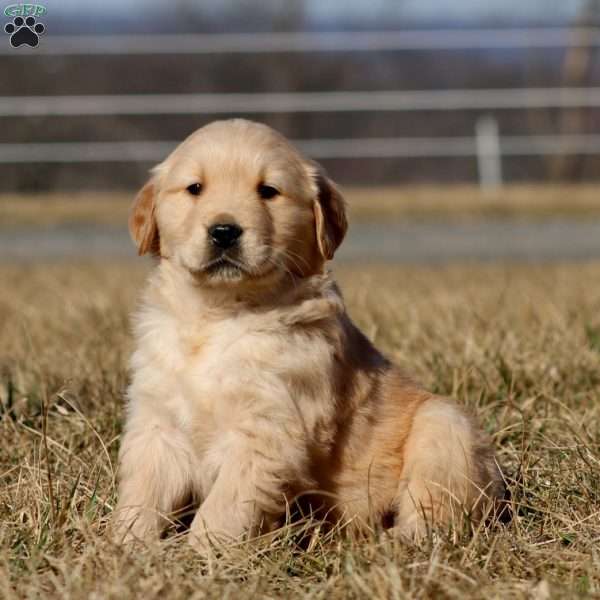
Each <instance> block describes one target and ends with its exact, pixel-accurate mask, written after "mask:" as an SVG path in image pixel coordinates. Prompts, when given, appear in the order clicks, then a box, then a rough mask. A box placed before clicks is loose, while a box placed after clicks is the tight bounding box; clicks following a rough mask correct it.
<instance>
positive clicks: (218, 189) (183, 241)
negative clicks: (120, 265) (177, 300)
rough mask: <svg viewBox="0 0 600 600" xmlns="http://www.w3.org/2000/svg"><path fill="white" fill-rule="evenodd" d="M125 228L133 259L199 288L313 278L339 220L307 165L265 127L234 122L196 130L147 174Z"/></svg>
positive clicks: (336, 239)
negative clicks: (145, 258) (157, 263)
mask: <svg viewBox="0 0 600 600" xmlns="http://www.w3.org/2000/svg"><path fill="white" fill-rule="evenodd" d="M129 229H130V232H131V236H132V238H133V239H134V241H135V243H136V244H137V247H138V252H139V253H140V254H145V253H152V254H155V255H160V256H162V257H165V258H168V259H169V260H171V261H174V262H176V263H177V265H178V266H180V267H182V268H184V269H186V270H187V271H189V272H190V273H191V274H193V275H194V277H195V278H196V279H197V280H198V282H199V283H201V284H204V285H208V286H222V285H250V286H252V285H264V284H270V283H273V281H275V280H277V279H280V280H283V278H284V277H286V276H287V275H292V276H296V277H306V276H308V275H312V274H314V273H317V272H319V271H320V270H321V269H322V266H323V263H324V262H325V261H326V260H329V259H331V258H333V255H334V252H335V250H336V249H337V247H338V246H339V245H340V243H341V242H342V239H343V238H344V235H345V233H346V229H347V222H346V215H345V210H344V201H343V199H342V197H341V194H340V192H339V191H338V189H337V188H336V186H335V185H334V184H333V182H331V181H330V180H329V179H328V178H327V176H326V175H325V174H324V172H323V171H322V169H321V168H320V167H319V166H318V165H317V164H316V163H314V162H312V161H309V160H307V159H305V158H304V157H303V156H302V155H301V154H300V153H299V152H298V151H297V150H296V149H295V148H293V146H292V145H291V144H290V143H289V142H287V141H286V140H285V138H283V137H282V136H281V135H279V134H278V133H276V132H275V131H273V130H272V129H270V128H269V127H267V126H266V125H261V124H259V123H253V122H251V121H245V120H242V119H233V120H229V121H216V122H214V123H211V124H210V125H207V126H206V127H203V128H201V129H199V130H198V131H196V132H195V133H193V134H192V135H191V136H190V137H189V138H187V139H186V140H185V141H184V142H183V143H182V144H181V145H180V146H179V147H178V148H176V149H175V151H174V152H173V153H172V154H171V155H170V156H169V157H168V158H167V159H166V160H165V161H164V162H163V163H161V164H160V165H158V166H157V167H155V168H154V169H153V175H152V177H151V179H150V181H149V182H148V183H147V184H146V185H145V186H144V187H143V188H142V189H141V190H140V192H139V193H138V195H137V197H136V200H135V202H134V205H133V209H132V212H131V216H130V219H129Z"/></svg>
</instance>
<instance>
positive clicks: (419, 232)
mask: <svg viewBox="0 0 600 600" xmlns="http://www.w3.org/2000/svg"><path fill="white" fill-rule="evenodd" d="M134 257H135V252H134V249H133V246H132V245H131V242H130V241H129V237H128V235H127V232H126V230H125V229H124V228H115V227H110V226H93V225H89V226H88V225H74V226H60V227H55V228H50V229H33V228H18V229H13V230H8V229H6V230H0V260H1V261H3V262H32V261H35V262H37V261H62V260H72V259H78V260H79V259H81V260H88V259H107V258H109V259H110V258H112V259H133V258H134ZM338 258H339V260H341V261H370V260H373V261H384V262H403V263H443V262H452V261H469V260H476V261H493V260H510V261H513V260H514V261H554V260H585V259H593V258H598V259H600V219H594V220H588V221H584V220H568V219H564V218H561V219H556V220H544V221H523V222H519V221H509V220H501V219H498V220H486V221H473V222H470V223H444V222H431V221H428V222H420V223H414V222H413V223H402V224H398V223H394V224H382V223H378V224H376V223H369V224H365V223H363V224H356V225H355V226H353V227H352V228H351V230H350V233H349V235H348V238H347V239H346V241H345V242H344V244H343V246H342V248H341V250H340V252H339V254H338Z"/></svg>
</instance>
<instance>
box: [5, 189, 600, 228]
mask: <svg viewBox="0 0 600 600" xmlns="http://www.w3.org/2000/svg"><path fill="white" fill-rule="evenodd" d="M343 191H344V195H345V197H346V199H347V200H348V205H349V208H350V217H351V219H352V221H381V220H385V221H389V220H390V219H392V220H393V219H403V220H406V219H418V220H421V219H432V218H434V219H446V220H464V219H481V218H489V217H493V218H511V219H515V218H519V219H539V218H544V217H556V216H568V217H573V218H589V217H600V195H599V194H598V186H597V185H594V184H586V185H568V184H556V185H535V184H521V185H507V186H505V187H503V188H501V189H500V190H498V191H495V192H492V193H487V194H483V193H482V192H481V190H480V189H479V188H478V187H477V186H473V185H466V184H465V185H444V186H442V185H404V186H395V187H351V186H348V187H343ZM134 196H135V192H134V191H131V192H118V193H117V192H115V193H64V194H58V193H54V194H40V195H26V194H2V195H0V228H1V227H15V226H53V225H56V224H60V223H97V224H104V225H123V224H124V223H126V222H127V215H128V211H129V207H130V205H131V202H132V201H133V197H134Z"/></svg>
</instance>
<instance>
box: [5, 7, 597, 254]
mask: <svg viewBox="0 0 600 600" xmlns="http://www.w3.org/2000/svg"><path fill="white" fill-rule="evenodd" d="M38 5H39V6H42V7H43V8H44V9H45V11H44V10H42V11H40V12H45V14H43V15H41V16H38V21H39V22H42V23H43V24H44V25H45V28H46V30H45V32H44V34H43V35H41V36H40V42H39V45H38V46H37V47H35V48H31V47H28V46H26V45H22V46H19V47H18V48H15V47H12V46H11V44H10V40H9V38H10V36H9V35H7V34H5V35H4V39H3V40H0V55H1V60H2V63H3V69H2V76H1V82H2V91H1V92H0V120H1V129H0V131H1V133H0V181H1V182H2V183H1V186H2V187H1V188H0V191H1V192H2V194H1V196H0V220H1V221H2V222H3V224H4V227H2V228H1V229H0V250H2V253H3V255H4V256H5V258H6V257H9V258H14V259H24V260H26V259H28V258H30V257H32V256H34V257H38V256H40V255H44V256H46V257H47V258H60V257H62V256H66V255H69V254H75V255H80V256H84V255H85V256H87V255H90V256H97V255H103V254H107V253H108V254H113V255H116V256H123V257H125V256H129V255H131V254H132V249H131V248H130V246H129V243H128V241H127V234H126V231H125V225H124V224H125V218H126V213H127V209H128V205H129V202H130V200H131V198H132V197H133V193H134V190H135V189H136V188H137V187H139V186H141V185H142V184H143V182H144V180H145V178H146V176H147V172H148V169H149V168H150V167H151V166H152V165H153V164H155V163H156V162H158V161H160V160H161V159H162V158H164V157H165V156H166V154H167V153H168V152H169V151H170V150H171V149H172V148H173V147H174V146H175V145H176V144H177V142H178V141H180V140H181V139H183V138H184V137H185V136H187V135H188V134H189V133H190V132H192V131H193V130H194V129H196V128H198V127H200V126H202V125H204V124H205V123H207V122H209V121H211V120H213V119H217V118H227V117H231V116H242V117H247V118H251V119H256V120H260V121H263V122H265V123H267V124H269V125H271V126H273V127H275V128H277V129H278V130H280V131H281V132H282V133H284V134H285V135H286V136H288V137H289V138H291V139H292V140H294V141H295V142H296V143H297V144H298V145H299V146H300V147H301V148H302V149H303V150H304V151H305V152H306V153H307V154H309V155H310V156H312V157H313V158H315V159H317V160H319V161H320V162H321V163H322V164H323V165H324V166H325V167H326V168H327V170H328V171H329V172H330V174H331V175H332V177H333V178H334V179H336V180H337V181H338V182H340V183H341V185H342V187H343V188H344V189H345V191H346V195H347V197H348V200H349V204H350V210H351V216H352V217H353V221H354V225H355V227H354V229H353V235H352V237H351V241H350V242H349V244H348V248H347V249H346V250H345V251H344V253H342V255H341V256H342V258H347V259H351V258H356V259H359V258H361V257H362V258H364V257H365V256H367V255H369V256H372V257H374V258H380V259H385V260H408V261H418V260H426V261H438V260H439V261H442V260H448V259H449V258H453V257H454V258H457V259H461V260H462V259H465V260H469V259H498V258H500V259H502V258H507V259H511V258H517V259H523V260H545V259H552V260H554V259H562V258H564V259H569V258H578V259H582V258H593V257H600V198H599V197H598V194H597V190H596V184H595V181H596V180H597V179H598V177H599V176H600V85H599V84H598V82H599V80H600V65H599V60H598V46H599V45H600V28H599V27H598V25H599V24H600V0H527V1H526V2H524V1H523V0H489V1H488V2H481V1H479V0H372V1H370V2H364V1H362V0H344V1H343V2H342V1H341V0H287V1H286V2H285V3H283V2H279V1H276V0H258V1H257V0H252V1H251V0H240V1H234V0H202V1H201V2H198V1H192V0H175V1H171V2H164V1H162V2H161V1H158V0H118V1H117V0H103V1H102V2H81V1H75V0H61V1H48V2H45V3H43V2H40V3H38ZM6 6H7V7H9V9H10V7H11V6H12V7H13V8H12V9H10V10H12V11H13V13H14V10H15V9H14V6H15V5H14V4H12V5H10V4H8V3H7V4H6ZM17 6H19V5H17ZM9 9H7V10H6V11H4V24H6V23H10V22H12V20H13V18H14V17H13V16H11V15H12V14H13V13H11V12H10V10H9ZM38 14H39V12H38ZM32 236H33V239H35V243H33V244H32V243H31V241H32Z"/></svg>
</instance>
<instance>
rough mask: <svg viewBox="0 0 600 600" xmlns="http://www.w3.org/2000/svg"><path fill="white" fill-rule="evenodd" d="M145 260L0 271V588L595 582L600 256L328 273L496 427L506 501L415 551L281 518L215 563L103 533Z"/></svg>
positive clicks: (385, 591)
mask: <svg viewBox="0 0 600 600" xmlns="http://www.w3.org/2000/svg"><path fill="white" fill-rule="evenodd" d="M145 273H146V266H143V264H142V265H141V266H118V265H103V266H102V265H95V266H86V265H80V266H77V265H70V266H68V265H62V266H61V265H53V266H41V265H38V266H31V267H17V266H14V267H12V266H4V267H0V281H2V288H1V289H0V332H1V335H0V342H1V344H0V377H1V379H0V399H1V404H0V415H1V421H0V472H1V475H2V481H1V483H0V597H2V598H13V597H14V598H22V597H43V598H48V597H57V598H58V597H60V598H63V597H64V598H67V597H68V598H74V599H77V598H82V599H83V598H90V597H96V598H115V599H116V598H119V599H121V598H134V597H135V598H144V599H145V598H159V597H160V598H166V597H180V598H191V597H197V598H249V597H258V598H263V597H265V598H323V599H329V598H334V599H338V598H339V599H345V598H370V597H374V598H409V597H413V598H465V597H469V598H471V597H472V598H491V597H502V598H548V597H555V598H564V597H572V596H576V597H582V598H585V597H598V595H600V552H599V550H598V548H599V547H600V264H597V263H594V264H587V265H576V266H569V265H564V266H544V267H541V266H540V267H532V266H518V267H509V266H499V265H496V266H477V267H458V266H457V267H445V268H439V269H431V268H427V269H422V268H406V267H398V268H396V267H377V266H371V267H367V266H364V267H354V268H351V267H343V268H340V269H339V273H338V275H339V276H338V279H339V281H340V283H341V286H342V289H343V290H344V293H345V297H346V301H347V304H348V308H349V310H350V312H351V313H352V315H353V317H354V318H355V320H356V321H357V322H358V323H359V325H360V326H361V327H362V328H363V330H364V331H365V332H366V333H367V334H368V335H369V336H370V337H371V338H372V339H374V340H375V342H376V343H377V344H378V345H379V346H380V347H381V348H382V349H383V350H384V351H385V352H386V353H387V354H388V355H389V356H390V357H392V358H393V359H395V360H396V361H397V362H398V363H400V364H401V365H402V366H403V367H404V368H406V369H407V370H409V371H410V372H411V373H413V374H415V375H416V377H417V378H419V379H420V380H421V381H422V382H423V383H424V384H425V385H426V386H427V387H429V388H430V389H431V390H433V391H435V392H439V393H443V394H451V395H453V396H454V397H456V398H457V400H458V401H459V402H460V403H462V404H464V405H466V406H468V408H469V410H470V411H472V412H473V413H475V414H476V415H477V417H478V419H479V421H480V423H481V424H482V426H483V427H484V428H485V429H486V430H487V431H488V432H489V433H490V434H491V435H492V436H493V439H494V442H495V445H496V448H497V451H498V456H499V459H500V462H501V463H502V464H503V466H504V469H505V473H506V475H507V477H508V481H509V483H510V488H511V491H512V495H513V502H514V504H515V508H516V509H517V516H516V518H515V519H514V520H513V522H512V523H511V524H510V525H508V526H495V527H491V528H486V527H481V528H478V529H476V530H475V531H474V532H458V534H457V536H455V537H453V536H451V535H445V533H444V532H439V533H438V535H437V536H436V537H435V538H432V539H428V540H427V541H425V542H424V543H423V544H422V545H420V546H410V545H406V544H402V543H400V542H397V541H394V540H390V539H388V538H387V537H386V536H385V535H374V536H373V537H372V538H371V539H369V540H365V541H362V542H357V541H352V540H349V539H346V538H345V537H344V536H343V535H342V534H341V533H339V532H338V531H333V532H328V533H327V532H325V531H322V530H319V529H315V528H314V527H313V528H309V529H308V530H307V532H306V535H305V536H304V543H302V544H299V539H300V537H302V536H300V535H299V534H298V533H297V532H294V531H293V530H289V529H288V530H286V531H283V532H282V533H281V534H280V535H278V536H276V537H275V538H274V539H268V540H266V539H265V540H261V541H258V542H255V543H251V544H245V545H241V546H239V547H237V548H232V549H231V550H230V551H228V553H226V554H225V555H224V556H222V557H221V558H220V559H218V560H215V561H211V562H206V561H204V560H203V559H202V558H200V557H198V556H196V555H195V554H194V553H193V551H191V550H190V549H189V548H188V546H187V544H186V543H185V540H184V539H182V538H169V539H167V540H165V541H163V542H161V543H160V544H156V545H153V546H151V547H148V548H147V549H144V550H141V551H136V552H127V551H123V550H122V549H120V548H117V547H115V546H114V545H113V544H112V543H111V542H110V541H109V540H108V539H107V538H106V537H105V536H104V535H103V531H104V528H105V523H106V519H107V518H108V517H109V515H110V512H111V510H112V507H113V506H114V502H115V486H114V470H115V467H116V453H117V449H118V444H119V433H120V429H121V424H122V416H123V390H124V388H125V386H126V382H127V374H126V361H127V356H128V354H129V351H130V337H129V333H128V314H129V312H130V311H131V309H132V307H133V305H134V302H135V297H136V294H137V292H138V290H139V288H140V286H141V284H142V281H143V279H144V276H145ZM307 539H308V541H307ZM93 593H95V594H96V595H95V596H92V594H93Z"/></svg>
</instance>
